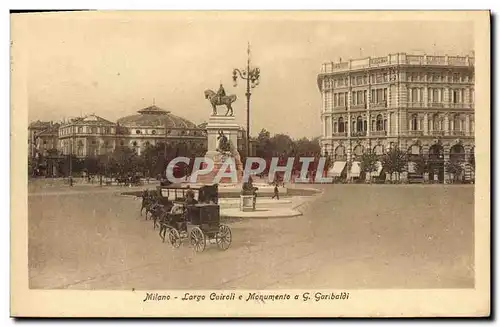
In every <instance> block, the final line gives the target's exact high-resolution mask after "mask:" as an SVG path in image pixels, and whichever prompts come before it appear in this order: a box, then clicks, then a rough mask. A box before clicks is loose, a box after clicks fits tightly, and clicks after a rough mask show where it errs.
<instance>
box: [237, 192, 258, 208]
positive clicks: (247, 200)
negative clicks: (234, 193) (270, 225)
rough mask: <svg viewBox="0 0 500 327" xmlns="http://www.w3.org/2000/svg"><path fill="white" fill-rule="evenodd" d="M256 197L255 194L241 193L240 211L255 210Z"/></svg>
mask: <svg viewBox="0 0 500 327" xmlns="http://www.w3.org/2000/svg"><path fill="white" fill-rule="evenodd" d="M254 199H255V196H254V195H240V211H255V201H254Z"/></svg>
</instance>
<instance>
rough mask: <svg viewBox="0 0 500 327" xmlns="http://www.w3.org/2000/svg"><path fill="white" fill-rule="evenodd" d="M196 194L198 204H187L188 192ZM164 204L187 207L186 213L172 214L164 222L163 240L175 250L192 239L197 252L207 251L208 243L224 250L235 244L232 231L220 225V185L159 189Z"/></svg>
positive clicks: (184, 209)
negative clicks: (182, 242) (232, 242)
mask: <svg viewBox="0 0 500 327" xmlns="http://www.w3.org/2000/svg"><path fill="white" fill-rule="evenodd" d="M188 190H191V191H192V192H194V201H193V202H194V203H189V204H187V203H186V198H187V196H186V195H187V192H188ZM158 192H159V194H161V197H160V199H161V200H160V201H161V202H165V203H171V204H173V205H176V204H177V205H179V206H182V207H183V212H182V213H168V214H167V215H166V217H165V220H164V221H163V222H162V231H163V236H162V232H160V236H162V239H163V240H164V241H165V238H166V237H165V236H167V235H166V234H168V240H169V242H170V243H171V244H172V245H173V246H174V247H179V246H180V243H181V240H182V239H184V238H189V241H190V243H191V245H192V246H193V247H194V249H195V251H196V252H201V251H203V250H204V249H205V246H206V243H207V241H209V242H211V241H215V243H216V244H217V246H218V247H219V248H220V249H222V250H227V249H228V248H229V246H230V244H231V241H232V236H231V230H230V229H229V227H228V226H226V225H223V224H221V223H220V206H219V205H218V185H217V184H215V185H206V186H202V187H199V188H194V187H193V188H190V189H188V188H181V187H175V186H171V187H158Z"/></svg>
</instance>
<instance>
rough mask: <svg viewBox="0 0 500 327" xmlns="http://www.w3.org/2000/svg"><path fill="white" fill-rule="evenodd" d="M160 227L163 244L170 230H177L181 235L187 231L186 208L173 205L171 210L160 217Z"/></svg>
mask: <svg viewBox="0 0 500 327" xmlns="http://www.w3.org/2000/svg"><path fill="white" fill-rule="evenodd" d="M159 226H160V232H159V234H160V238H161V239H162V240H163V242H165V237H166V234H167V231H168V229H169V228H175V229H177V230H178V231H179V232H180V233H182V232H183V231H184V232H185V231H187V225H186V208H185V206H184V205H180V204H172V206H171V207H170V210H169V211H168V212H165V213H164V214H162V215H161V216H160V218H159Z"/></svg>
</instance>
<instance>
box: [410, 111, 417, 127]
mask: <svg viewBox="0 0 500 327" xmlns="http://www.w3.org/2000/svg"><path fill="white" fill-rule="evenodd" d="M417 119H418V116H417V114H413V115H411V128H410V129H411V130H412V131H416V130H417V129H418V126H417V125H418V124H417Z"/></svg>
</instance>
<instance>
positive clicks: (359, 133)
mask: <svg viewBox="0 0 500 327" xmlns="http://www.w3.org/2000/svg"><path fill="white" fill-rule="evenodd" d="M351 136H353V137H360V136H366V131H360V132H352V133H351Z"/></svg>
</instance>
